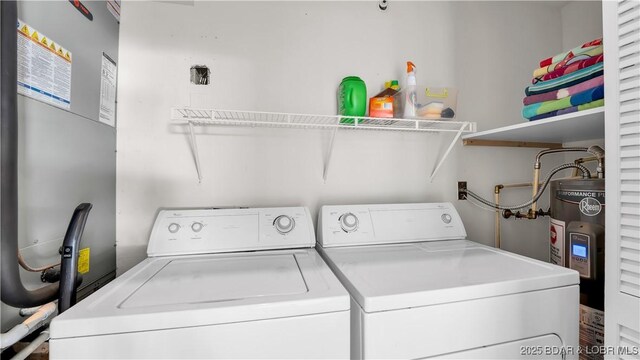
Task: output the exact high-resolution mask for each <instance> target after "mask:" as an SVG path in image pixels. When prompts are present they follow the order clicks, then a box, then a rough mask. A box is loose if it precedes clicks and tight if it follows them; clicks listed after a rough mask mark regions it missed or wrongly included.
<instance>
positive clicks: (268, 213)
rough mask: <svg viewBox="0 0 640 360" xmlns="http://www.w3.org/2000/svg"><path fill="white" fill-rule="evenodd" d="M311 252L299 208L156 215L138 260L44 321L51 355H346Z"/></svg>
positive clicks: (342, 314) (341, 314)
mask: <svg viewBox="0 0 640 360" xmlns="http://www.w3.org/2000/svg"><path fill="white" fill-rule="evenodd" d="M314 244H315V235H314V231H313V223H312V222H311V217H310V214H309V211H308V210H307V209H306V208H302V207H290V208H262V209H258V208H256V209H199V210H163V211H160V213H159V214H158V216H157V218H156V221H155V224H154V226H153V230H152V232H151V237H150V240H149V246H148V249H147V253H148V256H149V257H148V258H147V259H146V260H144V261H142V262H141V263H140V264H138V265H136V266H135V267H134V268H132V269H131V270H129V271H127V272H126V273H125V274H123V275H122V276H120V277H118V278H117V279H115V280H114V281H113V282H111V283H110V284H108V285H107V286H105V287H104V288H102V289H100V290H99V291H97V292H96V293H95V294H93V295H91V296H90V297H88V298H87V299H85V300H83V301H81V302H80V303H78V304H77V305H75V306H74V307H72V308H71V309H69V310H68V311H66V312H65V313H63V314H61V315H60V316H58V317H57V318H55V319H54V320H53V322H52V323H51V341H50V355H51V358H52V359H70V358H85V359H88V358H92V359H93V358H154V359H158V358H245V359H246V358H260V359H264V358H278V359H282V358H322V359H326V358H346V357H348V356H349V294H348V293H347V291H346V290H345V289H344V287H343V286H342V285H341V284H340V282H339V281H338V279H337V278H336V277H335V275H334V274H333V273H332V272H331V270H330V269H329V267H328V266H327V265H326V264H325V263H324V261H323V260H322V258H321V257H320V256H319V255H318V253H317V252H316V250H315V249H314V248H313V246H314ZM318 339H323V344H322V346H318V342H317V340H318Z"/></svg>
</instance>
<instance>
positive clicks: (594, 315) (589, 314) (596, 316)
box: [580, 304, 604, 360]
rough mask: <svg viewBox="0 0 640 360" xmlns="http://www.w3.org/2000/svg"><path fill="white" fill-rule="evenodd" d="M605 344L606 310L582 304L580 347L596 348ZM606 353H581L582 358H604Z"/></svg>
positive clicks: (588, 359)
mask: <svg viewBox="0 0 640 360" xmlns="http://www.w3.org/2000/svg"><path fill="white" fill-rule="evenodd" d="M601 346H604V311H602V310H598V309H594V308H590V307H588V306H586V305H582V304H580V347H581V348H582V349H594V348H599V347H601ZM602 359H604V353H597V352H593V353H587V352H582V353H580V360H602Z"/></svg>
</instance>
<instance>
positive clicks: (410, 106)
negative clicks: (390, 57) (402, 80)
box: [404, 61, 418, 119]
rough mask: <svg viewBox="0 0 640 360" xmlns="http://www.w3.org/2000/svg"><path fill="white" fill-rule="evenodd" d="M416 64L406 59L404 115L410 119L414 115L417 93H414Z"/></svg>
mask: <svg viewBox="0 0 640 360" xmlns="http://www.w3.org/2000/svg"><path fill="white" fill-rule="evenodd" d="M415 68H416V66H415V65H414V64H413V63H412V62H411V61H407V81H406V85H405V87H404V117H405V118H407V119H411V118H414V117H416V102H417V97H418V94H417V93H416V85H417V82H416V73H415Z"/></svg>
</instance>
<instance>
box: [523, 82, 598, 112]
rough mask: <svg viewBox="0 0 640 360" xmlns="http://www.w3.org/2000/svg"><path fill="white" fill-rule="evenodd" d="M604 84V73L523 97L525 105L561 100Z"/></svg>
mask: <svg viewBox="0 0 640 360" xmlns="http://www.w3.org/2000/svg"><path fill="white" fill-rule="evenodd" d="M603 84H604V75H600V76H598V77H595V78H593V79H591V80H587V81H583V82H581V83H579V84H576V85H573V86H569V87H566V88H562V89H559V90H554V91H547V92H545V93H542V94H538V95H531V96H527V97H525V98H524V99H522V103H523V104H525V105H531V104H535V103H539V102H543V101H551V100H559V99H563V98H566V97H568V96H571V95H575V94H577V93H579V92H583V91H585V90H589V89H592V88H594V87H596V86H600V85H603Z"/></svg>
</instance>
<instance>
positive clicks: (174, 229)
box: [168, 223, 180, 234]
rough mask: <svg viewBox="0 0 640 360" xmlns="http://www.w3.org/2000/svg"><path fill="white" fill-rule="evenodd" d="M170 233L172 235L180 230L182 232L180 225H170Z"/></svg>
mask: <svg viewBox="0 0 640 360" xmlns="http://www.w3.org/2000/svg"><path fill="white" fill-rule="evenodd" d="M168 229H169V232H170V233H172V234H175V233H177V232H178V230H180V225H178V224H176V223H171V224H169V228H168Z"/></svg>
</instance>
